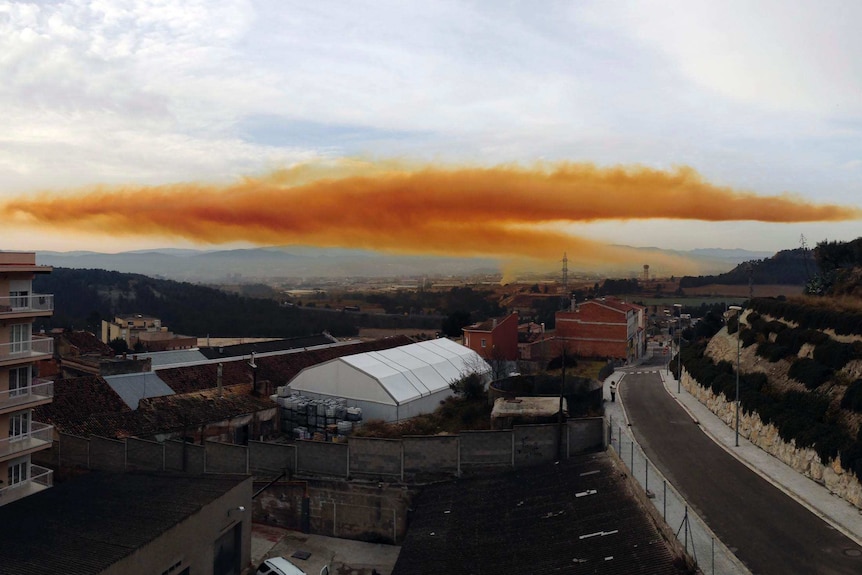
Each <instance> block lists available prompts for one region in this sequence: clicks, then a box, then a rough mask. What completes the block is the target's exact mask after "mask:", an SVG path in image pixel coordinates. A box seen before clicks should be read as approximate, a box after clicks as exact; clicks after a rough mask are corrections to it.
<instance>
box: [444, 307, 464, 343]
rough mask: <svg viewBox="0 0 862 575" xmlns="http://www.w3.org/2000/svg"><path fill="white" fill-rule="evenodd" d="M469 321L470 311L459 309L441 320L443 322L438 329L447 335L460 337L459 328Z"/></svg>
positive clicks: (462, 327)
mask: <svg viewBox="0 0 862 575" xmlns="http://www.w3.org/2000/svg"><path fill="white" fill-rule="evenodd" d="M471 323H472V320H471V319H470V312H467V311H460V310H459V311H454V312H452V313H450V314H449V317H447V318H446V319H444V320H443V324H442V325H441V327H440V329H441V331H442V332H443V333H444V334H445V335H447V336H449V337H460V336H461V330H462V329H464V327H465V326H468V325H470V324H471Z"/></svg>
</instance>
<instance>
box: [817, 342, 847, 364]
mask: <svg viewBox="0 0 862 575" xmlns="http://www.w3.org/2000/svg"><path fill="white" fill-rule="evenodd" d="M814 359H816V360H817V361H819V362H820V363H822V364H823V365H827V366H829V367H831V368H832V369H834V370H835V371H838V370H839V369H842V368H843V367H844V366H845V365H847V362H848V361H850V360H851V359H853V346H852V345H851V344H849V343H842V342H840V341H835V340H834V339H831V338H830V339H829V340H828V341H826V342H824V343H821V344H819V345H817V346H815V348H814Z"/></svg>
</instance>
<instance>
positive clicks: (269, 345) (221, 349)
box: [200, 334, 338, 359]
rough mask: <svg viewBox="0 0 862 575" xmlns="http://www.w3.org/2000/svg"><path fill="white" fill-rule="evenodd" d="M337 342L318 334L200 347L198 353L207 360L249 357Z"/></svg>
mask: <svg viewBox="0 0 862 575" xmlns="http://www.w3.org/2000/svg"><path fill="white" fill-rule="evenodd" d="M337 342H338V340H337V339H335V338H334V337H332V336H330V335H326V334H319V335H310V336H305V337H291V338H287V339H276V340H272V341H259V342H255V343H241V344H237V345H223V346H213V347H202V348H201V349H200V352H201V353H202V354H203V355H204V356H205V357H206V358H207V359H219V358H231V357H240V356H244V355H251V352H255V353H266V352H270V351H283V350H287V349H303V348H306V347H316V346H318V345H331V344H333V343H337Z"/></svg>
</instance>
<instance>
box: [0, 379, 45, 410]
mask: <svg viewBox="0 0 862 575" xmlns="http://www.w3.org/2000/svg"><path fill="white" fill-rule="evenodd" d="M52 397H54V382H53V381H52V380H50V379H34V380H33V381H32V383H30V385H29V386H27V387H19V388H18V389H4V390H3V391H0V409H5V408H7V407H19V406H20V407H23V406H26V405H27V404H28V403H33V402H36V401H43V400H45V399H51V398H52Z"/></svg>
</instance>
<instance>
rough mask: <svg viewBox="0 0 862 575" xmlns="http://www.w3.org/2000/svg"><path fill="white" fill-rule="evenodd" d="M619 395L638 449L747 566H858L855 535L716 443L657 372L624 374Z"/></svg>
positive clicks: (818, 569)
mask: <svg viewBox="0 0 862 575" xmlns="http://www.w3.org/2000/svg"><path fill="white" fill-rule="evenodd" d="M620 395H621V398H622V400H623V404H624V406H625V409H626V411H627V412H628V416H629V420H630V422H631V424H632V430H633V432H634V435H635V437H636V438H637V441H638V442H639V443H640V445H641V447H642V448H643V449H644V452H645V453H646V454H647V456H648V457H650V459H651V460H652V461H653V462H654V464H655V465H656V466H657V467H658V468H659V469H660V470H661V472H662V473H663V474H664V475H665V477H666V478H667V480H668V481H669V482H670V483H671V484H673V485H674V486H676V488H677V489H678V490H679V491H680V493H682V495H683V496H684V497H685V498H686V500H687V501H688V502H689V504H690V505H691V506H692V507H694V509H695V511H697V513H698V514H699V515H700V517H701V518H702V519H703V520H704V521H706V522H707V524H708V525H709V526H710V528H711V529H712V530H713V531H714V532H715V533H716V535H718V537H719V538H720V539H721V540H722V541H724V543H725V544H726V545H727V546H728V547H730V548H731V550H732V551H734V552H735V553H736V555H737V557H739V559H740V560H741V561H742V562H743V563H745V565H746V567H748V569H750V570H751V572H752V573H755V574H769V573H776V574H782V575H786V574H795V573H800V574H807V573H817V574H823V575H828V574H847V575H850V574H853V575H858V574H860V573H862V557H860V556H858V555H857V554H858V552H859V548H858V546H857V545H856V544H855V543H854V542H853V541H851V540H850V539H848V538H847V537H845V536H844V535H842V534H841V533H839V532H838V531H836V530H835V529H833V528H832V527H830V526H829V525H828V524H827V523H826V522H824V521H823V520H822V519H820V518H819V517H817V516H815V515H814V514H813V513H811V512H810V511H808V510H807V509H806V508H804V507H803V506H802V505H800V504H798V503H797V502H796V501H794V500H793V499H791V498H790V497H788V496H787V495H786V494H784V493H783V492H782V491H780V490H779V489H777V488H776V487H774V486H773V485H772V484H771V483H769V482H767V481H766V480H764V479H763V478H762V477H760V476H759V475H757V474H756V473H754V472H753V471H751V470H750V469H749V468H747V467H746V466H744V465H743V464H742V463H740V462H739V461H737V460H736V459H735V458H733V457H731V456H730V455H729V454H728V453H727V452H726V451H724V449H722V448H721V447H719V446H718V445H716V444H715V443H714V442H713V441H712V440H711V439H710V438H709V437H708V436H707V435H706V434H705V433H703V431H702V430H701V429H700V427H698V425H697V424H696V423H695V422H693V421H692V419H691V418H690V417H689V416H688V414H687V412H686V411H685V410H684V409H683V408H682V407H681V406H680V405H679V404H677V402H676V401H674V399H673V398H672V397H671V396H670V395H668V393H667V391H665V389H664V386H663V385H662V382H661V378H660V376H659V375H658V374H656V373H642V374H636V373H629V374H627V375H626V376H625V377H624V379H623V382H622V384H621V386H620Z"/></svg>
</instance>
